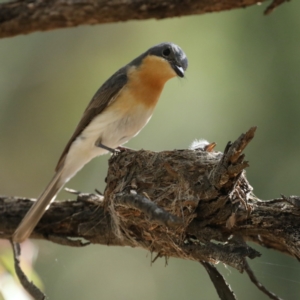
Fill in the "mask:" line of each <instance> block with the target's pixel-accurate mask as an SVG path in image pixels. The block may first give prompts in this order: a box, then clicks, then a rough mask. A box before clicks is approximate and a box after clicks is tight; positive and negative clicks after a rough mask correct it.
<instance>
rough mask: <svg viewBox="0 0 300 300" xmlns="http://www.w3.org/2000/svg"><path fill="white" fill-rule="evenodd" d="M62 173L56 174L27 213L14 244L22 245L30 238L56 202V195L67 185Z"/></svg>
mask: <svg viewBox="0 0 300 300" xmlns="http://www.w3.org/2000/svg"><path fill="white" fill-rule="evenodd" d="M62 171H63V168H61V169H60V170H58V171H57V172H56V174H55V175H54V177H53V178H52V180H51V181H50V183H49V184H48V185H47V187H46V189H45V190H44V192H43V193H42V194H41V195H40V197H39V198H38V199H37V201H36V202H35V203H34V204H33V205H32V207H31V208H30V210H29V211H28V212H27V214H26V215H25V217H24V218H23V220H22V222H21V223H20V225H19V226H18V228H17V229H16V231H15V233H14V234H13V241H14V242H17V243H21V242H23V241H24V240H26V239H27V238H28V237H29V236H30V234H31V232H32V231H33V229H34V228H35V226H36V225H37V223H38V222H39V220H40V219H41V217H42V216H43V214H44V212H45V210H46V209H47V208H48V206H49V204H50V203H51V202H52V201H54V200H55V198H56V195H57V194H58V192H59V191H60V190H61V188H62V187H63V186H64V184H65V183H66V180H63V179H62V176H61V174H62Z"/></svg>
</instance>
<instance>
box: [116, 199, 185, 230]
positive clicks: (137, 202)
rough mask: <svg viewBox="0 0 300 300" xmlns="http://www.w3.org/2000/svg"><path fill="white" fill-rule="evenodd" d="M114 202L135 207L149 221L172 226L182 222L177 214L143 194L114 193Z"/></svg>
mask: <svg viewBox="0 0 300 300" xmlns="http://www.w3.org/2000/svg"><path fill="white" fill-rule="evenodd" d="M116 202H118V203H119V204H124V205H127V206H131V207H133V208H137V209H139V210H140V211H142V212H143V213H144V214H145V215H146V216H147V217H148V218H149V219H150V220H151V221H156V222H158V223H160V224H162V225H165V226H169V227H174V226H178V225H180V224H182V221H181V220H180V219H179V218H178V217H177V216H174V215H172V214H170V213H169V212H167V211H165V210H164V209H163V208H161V207H159V206H157V205H156V204H155V203H154V202H152V201H151V200H150V199H148V198H146V197H145V196H142V195H139V194H123V193H120V194H117V195H116Z"/></svg>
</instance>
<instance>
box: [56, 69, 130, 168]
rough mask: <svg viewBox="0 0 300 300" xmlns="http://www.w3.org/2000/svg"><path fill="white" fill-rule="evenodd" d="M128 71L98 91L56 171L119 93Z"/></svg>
mask: <svg viewBox="0 0 300 300" xmlns="http://www.w3.org/2000/svg"><path fill="white" fill-rule="evenodd" d="M126 71H127V70H126V67H124V68H122V69H120V70H119V71H117V72H116V73H115V74H114V75H112V76H111V77H110V78H109V79H108V80H107V81H106V82H105V83H104V84H103V85H102V86H101V87H100V88H99V90H98V91H97V92H96V94H95V95H94V97H93V98H92V100H91V101H90V103H89V105H88V106H87V108H86V110H85V111H84V113H83V116H82V118H81V120H80V122H79V124H78V125H77V127H76V129H75V131H74V133H73V135H72V137H71V138H70V140H69V142H68V143H67V145H66V147H65V149H64V151H63V152H62V154H61V156H60V159H59V161H58V163H57V166H56V168H55V171H58V170H59V169H60V168H61V166H62V165H63V163H64V160H65V157H66V155H67V153H68V152H69V149H70V147H71V145H72V143H73V142H74V141H75V139H76V138H77V137H78V136H79V135H80V133H81V132H82V131H83V130H84V129H85V128H86V127H87V126H88V125H89V124H90V122H91V121H92V120H93V119H94V117H95V116H97V115H99V114H100V113H101V112H102V111H103V110H104V109H105V108H106V107H107V106H109V104H110V103H111V102H112V101H113V100H114V99H115V97H116V96H117V95H118V93H119V92H120V90H121V89H122V88H123V87H124V86H125V84H126V83H127V80H128V78H127V75H126V73H127V72H126Z"/></svg>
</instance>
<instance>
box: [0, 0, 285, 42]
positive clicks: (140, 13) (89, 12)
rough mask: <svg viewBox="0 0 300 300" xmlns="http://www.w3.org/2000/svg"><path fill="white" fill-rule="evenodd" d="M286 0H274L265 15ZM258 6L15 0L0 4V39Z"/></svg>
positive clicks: (187, 0)
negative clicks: (72, 28)
mask: <svg viewBox="0 0 300 300" xmlns="http://www.w3.org/2000/svg"><path fill="white" fill-rule="evenodd" d="M285 1H286V0H274V1H273V2H272V4H271V5H269V7H268V8H267V9H266V11H265V13H270V12H271V11H272V10H274V8H275V7H277V6H278V5H280V4H281V3H282V2H285ZM261 2H263V1H261ZM257 3H258V2H257V1H256V0H243V1H240V0H226V1H214V0H205V1H203V0H166V1H161V0H123V1H120V0H80V1H78V0H65V1H62V0H52V1H49V0H16V1H11V2H5V3H1V4H0V38H3V37H11V36H15V35H19V34H28V33H31V32H36V31H47V30H53V29H58V28H66V27H75V26H79V25H94V24H104V23H113V22H124V21H129V20H145V19H153V18H154V19H164V18H173V17H182V16H188V15H199V14H204V13H209V12H219V11H223V10H230V9H236V8H246V7H248V6H251V5H257Z"/></svg>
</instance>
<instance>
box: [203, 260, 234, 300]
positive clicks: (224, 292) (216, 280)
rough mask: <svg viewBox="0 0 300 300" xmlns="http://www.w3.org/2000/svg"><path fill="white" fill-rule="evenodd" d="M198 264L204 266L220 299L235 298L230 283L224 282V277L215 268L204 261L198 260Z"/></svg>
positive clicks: (228, 299) (230, 299)
mask: <svg viewBox="0 0 300 300" xmlns="http://www.w3.org/2000/svg"><path fill="white" fill-rule="evenodd" d="M200 264H202V266H203V267H204V268H205V270H206V272H207V273H208V275H209V277H210V279H211V281H212V283H213V285H214V287H215V289H216V291H217V293H218V295H219V297H220V299H221V300H236V297H235V294H234V292H233V291H232V289H231V287H230V285H229V284H228V283H227V282H226V280H225V278H224V277H223V276H222V275H221V273H220V272H219V271H218V270H217V268H216V267H215V266H214V265H213V264H211V263H209V262H206V261H200Z"/></svg>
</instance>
